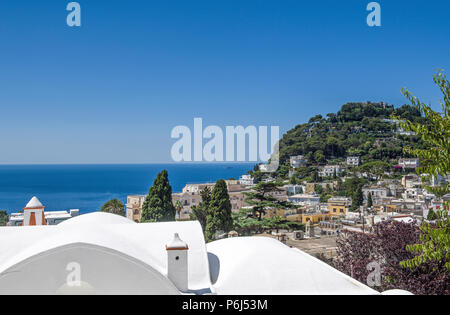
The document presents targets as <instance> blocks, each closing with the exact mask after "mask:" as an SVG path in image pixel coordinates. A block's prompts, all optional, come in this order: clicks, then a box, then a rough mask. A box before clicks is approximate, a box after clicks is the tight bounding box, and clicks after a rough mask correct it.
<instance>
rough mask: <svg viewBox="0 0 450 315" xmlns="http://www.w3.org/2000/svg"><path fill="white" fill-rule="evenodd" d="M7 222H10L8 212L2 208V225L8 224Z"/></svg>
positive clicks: (0, 222)
mask: <svg viewBox="0 0 450 315" xmlns="http://www.w3.org/2000/svg"><path fill="white" fill-rule="evenodd" d="M6 223H8V214H7V213H6V211H4V210H2V211H0V226H6Z"/></svg>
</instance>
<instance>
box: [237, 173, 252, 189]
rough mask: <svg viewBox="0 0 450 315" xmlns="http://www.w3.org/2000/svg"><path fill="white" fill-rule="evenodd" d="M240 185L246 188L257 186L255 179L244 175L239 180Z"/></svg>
mask: <svg viewBox="0 0 450 315" xmlns="http://www.w3.org/2000/svg"><path fill="white" fill-rule="evenodd" d="M239 184H241V185H244V186H253V185H254V184H255V179H254V178H253V177H251V176H250V175H248V174H244V175H242V176H241V177H240V178H239Z"/></svg>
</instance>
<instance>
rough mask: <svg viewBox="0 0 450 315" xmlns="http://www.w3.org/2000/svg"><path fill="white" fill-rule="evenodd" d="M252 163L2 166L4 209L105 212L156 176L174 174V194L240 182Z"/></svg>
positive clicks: (0, 183)
mask: <svg viewBox="0 0 450 315" xmlns="http://www.w3.org/2000/svg"><path fill="white" fill-rule="evenodd" d="M252 168H253V164H248V163H243V164H240V163H233V164H222V163H221V164H207V163H204V164H146V165H0V210H6V211H7V212H8V213H11V212H17V211H19V210H22V208H24V207H25V205H26V204H27V202H28V201H29V200H30V199H31V198H32V197H33V196H37V197H38V198H39V200H40V201H41V202H42V203H43V204H44V206H45V207H46V210H49V211H52V210H70V209H80V212H81V213H89V212H94V211H98V210H100V208H101V206H102V205H103V204H104V203H105V202H107V201H108V200H110V199H114V198H117V199H119V200H121V201H122V202H124V203H125V202H126V197H127V195H132V194H147V193H148V189H149V187H150V186H151V185H152V184H153V180H154V178H155V177H156V175H157V174H158V173H159V172H160V171H162V170H164V169H165V170H167V171H168V172H169V181H170V184H171V186H172V190H173V192H180V191H181V190H182V188H183V187H184V186H185V185H186V184H187V183H203V182H215V181H217V180H218V179H230V178H236V179H238V178H239V176H240V175H242V174H244V173H247V171H248V170H250V169H252Z"/></svg>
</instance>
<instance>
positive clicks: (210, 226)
mask: <svg viewBox="0 0 450 315" xmlns="http://www.w3.org/2000/svg"><path fill="white" fill-rule="evenodd" d="M232 228H233V218H232V217H231V202H230V196H229V195H228V188H227V184H226V183H225V181H224V180H223V179H220V180H218V181H217V182H216V185H215V186H214V189H213V191H212V193H211V201H210V204H209V211H208V215H207V217H206V230H205V238H206V241H207V242H211V241H214V240H215V239H216V233H217V232H218V231H222V232H224V233H227V232H229V231H231V229H232Z"/></svg>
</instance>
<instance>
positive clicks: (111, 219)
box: [59, 212, 136, 225]
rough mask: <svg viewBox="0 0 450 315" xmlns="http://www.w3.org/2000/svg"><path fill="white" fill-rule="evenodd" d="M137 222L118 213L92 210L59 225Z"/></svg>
mask: <svg viewBox="0 0 450 315" xmlns="http://www.w3.org/2000/svg"><path fill="white" fill-rule="evenodd" d="M124 223H125V224H136V222H134V221H132V220H130V219H128V218H125V217H122V216H120V215H117V214H112V213H108V212H92V213H88V214H83V215H80V216H77V217H74V218H72V219H69V220H66V221H63V222H61V223H60V224H59V225H73V224H94V225H98V224H124Z"/></svg>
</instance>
